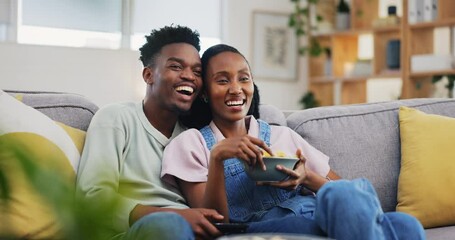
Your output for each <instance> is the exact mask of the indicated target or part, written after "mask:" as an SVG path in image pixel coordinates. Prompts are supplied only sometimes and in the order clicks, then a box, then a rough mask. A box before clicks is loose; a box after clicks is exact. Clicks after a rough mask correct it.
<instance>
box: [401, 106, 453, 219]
mask: <svg viewBox="0 0 455 240" xmlns="http://www.w3.org/2000/svg"><path fill="white" fill-rule="evenodd" d="M399 120H400V137H401V170H400V175H399V179H398V205H397V211H401V212H406V213H409V214H411V215H413V216H415V217H416V218H417V219H418V220H419V221H420V222H421V223H422V225H423V226H424V227H425V228H431V227H439V226H447V225H454V224H455V194H454V193H453V189H455V174H454V172H455V118H450V117H445V116H440V115H434V114H427V113H424V112H421V111H419V110H416V109H412V108H409V107H400V110H399Z"/></svg>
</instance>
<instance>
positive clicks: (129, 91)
mask: <svg viewBox="0 0 455 240" xmlns="http://www.w3.org/2000/svg"><path fill="white" fill-rule="evenodd" d="M383 1H384V3H385V4H387V3H386V2H390V1H393V2H401V0H383ZM45 4H54V5H55V4H61V5H65V6H66V9H71V7H73V8H74V9H76V10H74V13H70V14H71V15H72V14H74V15H77V11H78V10H79V11H81V10H82V11H83V10H84V9H90V11H83V13H84V14H83V15H81V16H80V17H79V19H84V21H82V20H81V21H69V20H67V21H66V22H65V21H63V23H61V22H59V21H58V19H52V18H51V16H48V15H46V12H39V11H38V10H39V6H41V7H42V9H46V8H45V7H43V6H45ZM72 4H73V5H72ZM65 6H63V7H64V8H65ZM68 6H71V7H68ZM192 7H193V9H194V10H193V9H191V8H192ZM103 8H107V9H108V10H109V12H108V13H106V12H104V13H103V11H102V9H103ZM292 10H293V5H292V3H291V1H289V0H249V1H242V0H194V1H185V0H172V1H170V0H166V1H157V0H154V1H150V0H97V1H93V0H38V1H37V0H0V87H1V88H2V89H20V90H43V91H44V90H45V91H63V92H72V93H78V94H81V95H84V96H86V97H88V98H89V99H91V100H92V101H94V102H95V103H96V104H97V105H99V106H103V105H105V104H108V103H111V102H118V101H139V100H140V99H141V97H142V96H143V95H144V89H145V84H144V82H143V80H142V77H141V74H140V73H141V68H142V66H141V64H140V61H139V60H138V57H139V54H138V51H137V50H136V49H137V48H138V47H139V46H140V45H142V43H143V36H144V35H145V34H147V32H146V31H147V28H149V29H152V28H156V27H160V26H162V25H164V24H171V23H175V24H181V25H187V26H189V27H192V28H194V29H197V30H198V31H199V32H200V33H201V37H202V48H203V49H202V50H201V54H202V52H203V50H204V49H205V48H207V47H208V46H210V45H212V44H215V43H219V42H223V43H227V44H230V45H233V46H235V47H237V48H238V49H239V50H240V51H241V52H243V53H244V54H245V56H246V57H247V58H248V59H249V60H250V62H251V61H252V58H253V54H254V53H253V49H252V48H253V46H254V44H255V43H253V13H254V12H270V13H282V14H287V13H290V12H291V11H292ZM97 11H98V12H97ZM31 12H32V13H34V14H35V15H36V16H35V18H33V17H30V15H33V14H31ZM54 12H55V11H54ZM113 13H115V14H113ZM79 14H80V13H79ZM54 15H55V14H54ZM61 15H63V14H61ZM122 15H123V16H124V17H123V18H122V17H121V16H122ZM42 16H45V17H42ZM54 17H55V16H54ZM57 17H58V16H57ZM73 18H74V17H73ZM76 19H77V18H76ZM96 21H98V23H97V24H95V23H96ZM103 21H105V22H103ZM33 22H39V23H37V24H34V23H33ZM65 23H66V24H68V25H69V26H68V28H71V29H76V30H74V31H76V32H77V31H79V32H77V33H80V34H79V35H81V34H82V35H83V34H102V35H103V37H101V38H99V35H95V38H91V40H89V41H85V42H84V41H82V42H83V44H85V45H82V46H80V43H79V42H80V41H79V42H77V41H76V37H74V36H78V34H76V35H72V34H74V31H73V32H72V31H67V32H65V30H62V29H61V28H62V26H61V25H62V24H63V25H64V24H65ZM59 24H60V25H59ZM34 25H38V27H37V26H34ZM40 27H41V28H40ZM43 27H44V28H43ZM53 28H60V29H59V30H62V31H61V32H60V33H52V29H53ZM81 29H86V31H83V30H81ZM122 29H123V30H122ZM26 30H28V32H27V31H26ZM88 30H90V31H88ZM40 31H41V32H40ZM46 31H47V32H46ZM49 31H50V32H49ZM93 31H97V32H95V33H94V32H93ZM61 33H63V35H56V36H57V37H54V39H53V40H54V42H53V43H47V44H46V42H45V40H42V37H43V36H46V35H48V34H61ZM122 34H123V36H124V37H122ZM52 36H55V35H52ZM64 36H67V37H69V38H66V39H65V38H63V37H64ZM125 36H126V37H125ZM129 36H132V37H131V38H130V37H129ZM89 39H90V37H89ZM100 39H101V40H100ZM40 41H41V42H40ZM71 44H73V45H71ZM78 44H79V46H78ZM68 45H70V46H68ZM75 46H76V47H75ZM77 46H78V47H77ZM307 66H308V64H307V57H301V56H299V57H298V61H297V69H298V70H297V74H296V79H295V80H293V81H282V80H278V79H262V78H261V77H256V78H255V81H256V83H257V84H258V86H259V88H260V90H261V100H262V102H263V103H268V104H273V105H275V106H277V107H278V108H280V109H282V110H295V109H300V108H301V105H300V104H299V100H300V98H301V97H302V95H303V94H304V93H305V92H306V91H307V81H308V79H307V71H308V67H307ZM253 74H254V72H253ZM379 87H381V86H380V85H379ZM384 87H387V86H384ZM392 87H393V86H392ZM374 92H375V93H380V92H381V89H378V88H375V89H374ZM282 96H284V97H282Z"/></svg>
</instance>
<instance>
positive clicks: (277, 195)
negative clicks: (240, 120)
mask: <svg viewBox="0 0 455 240" xmlns="http://www.w3.org/2000/svg"><path fill="white" fill-rule="evenodd" d="M257 121H258V123H259V138H260V139H261V140H262V141H264V142H265V143H266V144H267V145H268V146H270V133H271V130H270V126H269V124H267V123H266V122H264V121H261V120H257ZM200 132H201V133H202V136H203V137H204V139H205V142H206V144H207V147H208V149H209V150H211V149H212V147H213V145H215V143H216V139H215V135H214V133H213V132H212V130H211V129H210V127H209V126H206V127H204V128H202V129H201V130H200ZM224 176H225V185H226V195H227V201H228V206H229V217H230V221H231V222H256V221H263V220H267V219H271V218H279V217H284V216H288V215H291V216H302V215H304V216H306V217H308V218H313V214H314V207H315V199H314V197H310V196H307V197H304V196H301V195H300V194H299V192H300V188H299V189H297V190H294V191H287V190H284V189H280V188H276V187H270V186H257V185H256V182H255V181H253V180H251V179H250V178H249V177H248V176H247V174H246V173H245V170H244V167H243V162H242V160H239V159H237V158H230V159H227V160H225V161H224Z"/></svg>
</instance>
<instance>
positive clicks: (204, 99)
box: [202, 95, 209, 103]
mask: <svg viewBox="0 0 455 240" xmlns="http://www.w3.org/2000/svg"><path fill="white" fill-rule="evenodd" d="M202 101H204V102H205V103H208V102H209V99H208V98H207V96H205V95H203V96H202Z"/></svg>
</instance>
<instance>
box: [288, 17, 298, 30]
mask: <svg viewBox="0 0 455 240" xmlns="http://www.w3.org/2000/svg"><path fill="white" fill-rule="evenodd" d="M295 23H296V21H295V16H294V14H291V16H289V21H288V26H289V27H294V26H295Z"/></svg>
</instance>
